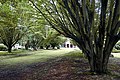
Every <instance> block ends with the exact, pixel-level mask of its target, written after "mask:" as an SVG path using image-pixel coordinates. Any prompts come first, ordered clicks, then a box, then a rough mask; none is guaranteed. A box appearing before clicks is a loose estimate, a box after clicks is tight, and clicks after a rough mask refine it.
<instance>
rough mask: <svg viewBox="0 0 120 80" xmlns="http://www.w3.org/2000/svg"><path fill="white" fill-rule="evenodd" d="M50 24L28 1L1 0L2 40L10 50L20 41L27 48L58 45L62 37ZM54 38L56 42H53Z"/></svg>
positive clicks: (0, 36)
mask: <svg viewBox="0 0 120 80" xmlns="http://www.w3.org/2000/svg"><path fill="white" fill-rule="evenodd" d="M48 26H49V24H48V23H47V22H46V21H45V19H44V18H43V17H42V16H40V15H39V14H38V12H37V11H36V10H35V9H34V8H32V7H31V4H30V3H28V1H25V0H23V1H22V0H21V1H19V0H14V1H13V0H11V1H10V0H6V1H0V41H1V42H2V43H3V44H4V45H6V46H7V48H8V52H11V50H12V47H13V46H14V45H15V44H16V43H18V41H19V42H20V43H21V44H22V42H24V43H23V44H22V45H23V46H25V47H26V49H28V47H32V48H33V49H34V50H37V48H38V47H41V48H42V47H48V46H49V45H53V48H54V46H58V45H59V44H60V43H61V41H62V38H61V37H58V36H60V34H59V35H58V33H56V31H55V30H53V29H51V28H50V27H48ZM58 38H59V40H58ZM52 39H53V40H54V41H53V42H54V43H51V41H52Z"/></svg>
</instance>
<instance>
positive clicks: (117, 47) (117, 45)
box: [115, 42, 120, 50]
mask: <svg viewBox="0 0 120 80" xmlns="http://www.w3.org/2000/svg"><path fill="white" fill-rule="evenodd" d="M115 49H117V50H120V42H118V43H117V44H116V45H115Z"/></svg>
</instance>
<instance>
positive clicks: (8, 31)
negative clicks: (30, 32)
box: [0, 1, 26, 52]
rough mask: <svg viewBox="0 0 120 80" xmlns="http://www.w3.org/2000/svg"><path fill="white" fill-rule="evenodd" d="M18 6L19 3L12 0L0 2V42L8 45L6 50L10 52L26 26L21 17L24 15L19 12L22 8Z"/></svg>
mask: <svg viewBox="0 0 120 80" xmlns="http://www.w3.org/2000/svg"><path fill="white" fill-rule="evenodd" d="M18 7H19V8H18ZM20 8H21V7H20V4H16V3H14V2H12V1H4V2H3V3H2V2H1V3H0V36H1V40H2V43H3V44H4V45H6V46H7V47H8V52H11V49H12V47H13V46H14V45H15V44H16V43H17V42H18V41H19V40H20V39H21V38H22V36H23V35H24V34H25V31H26V26H25V24H24V23H23V22H24V21H25V19H23V18H25V17H26V16H23V13H22V12H21V11H22V10H23V9H20ZM21 15H22V16H21ZM23 20H24V21H23Z"/></svg>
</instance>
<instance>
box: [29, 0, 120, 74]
mask: <svg viewBox="0 0 120 80" xmlns="http://www.w3.org/2000/svg"><path fill="white" fill-rule="evenodd" d="M29 1H30V2H31V3H32V4H33V6H34V7H35V8H36V9H37V10H38V11H39V12H40V13H41V14H42V15H43V16H44V18H45V19H46V20H47V21H48V22H49V24H50V25H51V26H52V27H53V28H54V29H55V30H57V31H58V32H59V33H61V34H63V35H64V36H66V37H69V38H71V39H73V40H74V41H75V42H76V44H77V46H78V47H79V48H80V49H81V50H82V51H83V53H84V54H85V55H86V56H87V58H88V61H89V64H90V69H91V71H92V72H96V73H99V74H100V73H106V72H107V71H108V70H107V64H108V60H109V56H110V54H111V51H112V49H113V47H114V45H115V44H116V43H117V42H118V40H119V39H120V29H119V27H120V0H45V1H44V0H41V1H39V0H36V2H33V1H32V0H29Z"/></svg>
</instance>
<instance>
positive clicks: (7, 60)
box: [0, 49, 74, 69]
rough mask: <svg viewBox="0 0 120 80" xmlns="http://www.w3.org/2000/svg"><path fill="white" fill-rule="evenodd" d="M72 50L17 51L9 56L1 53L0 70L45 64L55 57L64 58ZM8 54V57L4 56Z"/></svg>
mask: <svg viewBox="0 0 120 80" xmlns="http://www.w3.org/2000/svg"><path fill="white" fill-rule="evenodd" d="M71 51H74V50H65V49H64V50H39V51H25V52H24V51H22V52H21V51H18V52H16V51H15V52H13V53H10V54H14V55H9V53H7V52H1V53H0V54H1V56H0V68H3V69H4V68H9V67H11V68H14V67H24V66H28V65H31V64H35V63H38V62H45V61H47V60H49V59H53V58H55V57H61V56H64V55H65V54H66V53H69V52H71ZM3 54H4V55H5V54H8V55H5V56H4V55H3Z"/></svg>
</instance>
